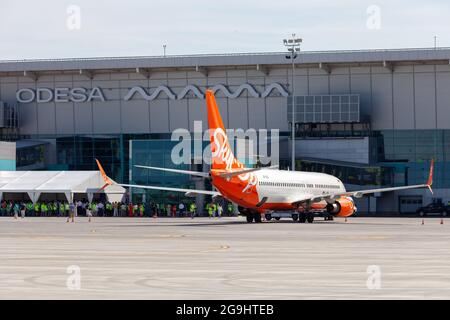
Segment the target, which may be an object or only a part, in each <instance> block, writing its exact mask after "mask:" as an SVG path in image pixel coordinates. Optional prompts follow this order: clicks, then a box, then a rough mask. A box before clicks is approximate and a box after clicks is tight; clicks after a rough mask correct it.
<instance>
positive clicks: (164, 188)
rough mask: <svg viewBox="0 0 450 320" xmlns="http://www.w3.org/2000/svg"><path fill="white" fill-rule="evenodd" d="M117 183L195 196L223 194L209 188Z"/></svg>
mask: <svg viewBox="0 0 450 320" xmlns="http://www.w3.org/2000/svg"><path fill="white" fill-rule="evenodd" d="M116 185H118V186H122V187H128V188H142V189H151V190H164V191H174V192H184V193H186V194H187V195H188V196H193V195H196V194H207V195H211V196H219V195H221V193H220V192H218V191H209V190H197V189H183V188H169V187H159V186H146V185H139V184H123V183H117V184H116Z"/></svg>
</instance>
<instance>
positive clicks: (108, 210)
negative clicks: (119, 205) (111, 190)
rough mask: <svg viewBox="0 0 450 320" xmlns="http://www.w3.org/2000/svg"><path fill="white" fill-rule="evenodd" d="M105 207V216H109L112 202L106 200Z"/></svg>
mask: <svg viewBox="0 0 450 320" xmlns="http://www.w3.org/2000/svg"><path fill="white" fill-rule="evenodd" d="M105 207H106V216H108V217H111V216H112V204H111V202H107V203H106V205H105Z"/></svg>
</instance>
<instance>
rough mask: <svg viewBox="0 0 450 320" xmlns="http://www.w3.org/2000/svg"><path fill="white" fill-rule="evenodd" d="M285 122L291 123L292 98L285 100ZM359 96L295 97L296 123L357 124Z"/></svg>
mask: <svg viewBox="0 0 450 320" xmlns="http://www.w3.org/2000/svg"><path fill="white" fill-rule="evenodd" d="M287 106H288V114H287V120H288V122H289V123H291V122H292V97H288V98H287ZM359 121H360V112H359V95H357V94H343V95H314V96H296V97H295V122H296V123H333V122H359Z"/></svg>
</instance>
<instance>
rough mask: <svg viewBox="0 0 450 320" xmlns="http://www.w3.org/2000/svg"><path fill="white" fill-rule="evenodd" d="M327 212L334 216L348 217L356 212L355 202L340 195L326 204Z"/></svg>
mask: <svg viewBox="0 0 450 320" xmlns="http://www.w3.org/2000/svg"><path fill="white" fill-rule="evenodd" d="M327 212H328V213H329V214H331V215H333V216H334V217H349V216H351V215H352V214H354V213H355V212H356V206H355V202H353V199H352V198H351V197H341V198H339V199H337V200H336V201H335V202H334V203H328V204H327Z"/></svg>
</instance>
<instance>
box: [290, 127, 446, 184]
mask: <svg viewBox="0 0 450 320" xmlns="http://www.w3.org/2000/svg"><path fill="white" fill-rule="evenodd" d="M302 136H304V137H310V136H311V137H314V138H329V137H349V136H369V137H370V138H371V139H370V155H369V157H370V163H371V164H370V166H367V167H364V168H358V167H354V166H352V165H350V164H349V165H331V164H322V163H319V161H318V162H317V163H314V164H307V162H301V163H300V162H299V163H297V165H296V168H297V170H306V171H317V172H325V173H330V174H334V175H336V176H337V177H339V178H340V179H341V180H342V181H343V182H344V183H351V184H353V183H354V182H357V183H355V184H359V183H360V184H361V185H365V184H371V182H374V185H379V186H404V185H413V184H423V183H425V182H426V180H427V177H428V172H429V168H430V161H431V159H432V158H434V159H435V171H434V181H433V187H434V188H450V130H382V131H370V128H369V130H366V129H364V130H356V131H352V132H350V131H346V130H342V131H336V130H332V131H325V130H321V131H317V130H311V131H304V132H303V133H302ZM317 157H318V158H319V159H320V155H318V156H317ZM361 170H362V171H361ZM373 170H375V171H373ZM368 172H372V173H370V174H369V173H368ZM375 172H376V173H375ZM364 176H365V177H367V179H365V178H364V179H361V180H360V181H359V180H358V179H359V178H358V179H354V177H364ZM358 181H359V183H358Z"/></svg>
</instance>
